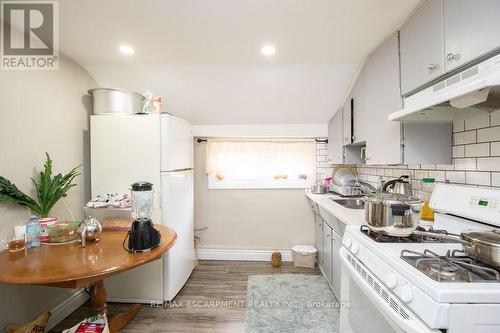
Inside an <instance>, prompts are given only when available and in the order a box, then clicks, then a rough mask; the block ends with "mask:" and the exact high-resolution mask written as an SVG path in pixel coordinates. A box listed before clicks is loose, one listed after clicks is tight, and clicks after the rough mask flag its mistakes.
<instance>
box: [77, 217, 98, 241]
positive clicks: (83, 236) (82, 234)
mask: <svg viewBox="0 0 500 333" xmlns="http://www.w3.org/2000/svg"><path fill="white" fill-rule="evenodd" d="M101 232H102V224H101V223H100V222H99V221H98V220H97V219H96V218H93V217H92V216H90V217H89V218H88V219H86V220H85V221H83V222H82V223H80V225H79V227H78V236H79V238H80V242H81V243H82V247H85V245H86V244H87V242H98V241H99V237H100V236H101Z"/></svg>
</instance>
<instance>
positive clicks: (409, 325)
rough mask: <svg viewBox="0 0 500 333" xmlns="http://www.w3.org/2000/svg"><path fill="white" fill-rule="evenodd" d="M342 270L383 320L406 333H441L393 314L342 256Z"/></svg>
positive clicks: (387, 305)
mask: <svg viewBox="0 0 500 333" xmlns="http://www.w3.org/2000/svg"><path fill="white" fill-rule="evenodd" d="M341 258H342V264H343V266H344V267H343V269H348V270H349V273H350V274H349V275H350V276H351V278H352V279H354V280H355V281H356V283H357V284H358V286H359V288H361V289H362V290H363V291H364V292H365V293H366V294H367V295H368V296H369V297H370V298H371V299H372V300H373V301H374V304H375V305H376V306H377V308H378V309H379V310H380V311H381V312H382V314H383V315H384V317H385V318H387V319H388V320H390V321H392V322H393V323H395V324H396V325H397V326H398V327H400V328H401V329H402V330H403V331H405V332H408V333H442V332H441V331H440V330H433V329H431V328H429V327H428V326H426V325H425V324H423V323H420V322H418V321H415V320H405V319H403V318H401V317H400V316H399V315H398V314H396V313H394V310H392V308H391V307H390V306H389V304H387V303H384V302H382V299H381V298H380V296H379V295H378V294H377V293H376V292H375V291H374V290H373V289H372V288H371V287H370V285H368V283H367V282H366V281H365V280H364V279H363V278H362V277H361V276H360V275H359V274H358V272H357V271H356V270H354V268H353V267H352V266H351V264H350V263H349V262H348V261H347V259H346V257H345V256H344V255H342V256H341Z"/></svg>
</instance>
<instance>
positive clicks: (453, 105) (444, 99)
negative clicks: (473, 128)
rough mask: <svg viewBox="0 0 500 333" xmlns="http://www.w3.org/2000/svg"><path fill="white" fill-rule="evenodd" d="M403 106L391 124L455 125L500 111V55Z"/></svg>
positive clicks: (407, 100) (411, 98)
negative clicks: (484, 114)
mask: <svg viewBox="0 0 500 333" xmlns="http://www.w3.org/2000/svg"><path fill="white" fill-rule="evenodd" d="M404 106H405V108H404V109H402V110H400V111H397V112H394V113H391V114H390V115H389V120H394V121H401V122H452V121H453V120H455V119H467V118H473V117H477V116H479V115H481V114H483V113H484V112H492V111H496V110H500V55H497V56H495V57H493V58H490V59H488V60H486V61H484V62H482V63H480V64H477V65H475V66H472V67H469V68H467V69H465V70H463V71H462V72H459V73H457V74H455V75H452V76H450V77H447V78H445V79H443V80H442V81H440V82H438V83H436V84H434V85H432V86H430V87H428V88H426V89H424V90H422V91H419V92H417V93H416V94H414V95H411V96H409V97H407V98H405V99H404Z"/></svg>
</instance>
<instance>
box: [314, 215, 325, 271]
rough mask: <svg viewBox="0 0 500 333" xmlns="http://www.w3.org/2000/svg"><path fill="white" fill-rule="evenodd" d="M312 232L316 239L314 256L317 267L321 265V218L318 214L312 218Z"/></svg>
mask: <svg viewBox="0 0 500 333" xmlns="http://www.w3.org/2000/svg"><path fill="white" fill-rule="evenodd" d="M314 224H315V226H314V230H315V231H314V234H315V239H316V244H315V245H316V249H317V250H318V257H317V258H316V260H317V262H318V267H320V268H322V267H323V220H322V219H321V217H320V216H319V214H318V215H316V216H315V219H314Z"/></svg>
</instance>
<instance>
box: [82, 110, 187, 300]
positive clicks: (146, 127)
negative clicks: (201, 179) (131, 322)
mask: <svg viewBox="0 0 500 333" xmlns="http://www.w3.org/2000/svg"><path fill="white" fill-rule="evenodd" d="M90 123H91V127H90V141H91V152H90V154H91V191H92V197H95V196H96V195H97V194H106V193H115V192H118V193H130V185H131V184H132V183H134V182H136V181H149V182H151V183H153V190H154V197H155V202H154V205H153V222H154V223H156V224H163V225H166V226H168V227H170V228H172V229H173V230H175V232H176V233H177V242H176V243H175V245H174V246H173V247H172V248H171V249H170V250H169V251H168V252H167V253H166V254H164V255H163V258H162V260H157V261H155V262H152V263H149V264H146V265H144V266H141V267H138V268H135V269H133V270H131V271H128V272H125V273H122V274H119V275H116V276H114V277H111V278H109V279H107V280H106V281H105V283H106V288H107V292H108V298H109V300H111V301H116V302H140V303H149V302H158V301H170V300H172V299H173V298H174V297H175V295H177V293H178V292H179V291H180V289H181V288H182V287H183V286H184V284H185V283H186V281H187V279H188V278H189V276H190V275H191V272H192V270H193V267H194V260H195V252H194V242H193V237H194V207H193V196H194V194H193V193H194V192H193V135H192V128H191V125H190V124H189V123H188V122H186V121H184V120H182V119H179V118H176V117H174V116H171V115H168V114H162V115H94V116H91V120H90ZM123 213H124V212H123V211H120V212H117V211H116V210H109V211H106V210H105V211H104V213H103V211H100V214H99V215H100V216H103V215H106V216H114V215H117V214H119V215H120V216H123ZM126 213H127V212H126V211H125V214H126Z"/></svg>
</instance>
